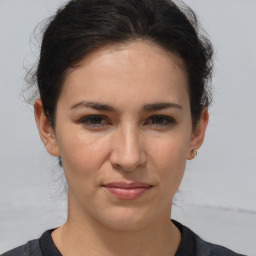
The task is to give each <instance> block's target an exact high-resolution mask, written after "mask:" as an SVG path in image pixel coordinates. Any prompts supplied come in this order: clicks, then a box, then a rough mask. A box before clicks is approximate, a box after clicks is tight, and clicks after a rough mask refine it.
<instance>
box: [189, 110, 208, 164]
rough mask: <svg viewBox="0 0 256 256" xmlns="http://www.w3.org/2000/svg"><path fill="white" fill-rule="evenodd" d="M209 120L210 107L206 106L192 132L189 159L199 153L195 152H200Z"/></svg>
mask: <svg viewBox="0 0 256 256" xmlns="http://www.w3.org/2000/svg"><path fill="white" fill-rule="evenodd" d="M208 121H209V113H208V108H206V107H205V108H204V109H203V111H202V114H201V117H200V119H199V121H198V123H197V125H196V127H195V129H194V130H193V132H192V136H191V141H190V147H189V152H188V155H187V159H188V160H191V159H193V158H194V157H195V156H196V155H197V154H195V152H198V149H199V148H200V146H201V145H202V144H203V141H204V136H205V131H206V127H207V124H208Z"/></svg>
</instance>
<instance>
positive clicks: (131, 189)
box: [103, 182, 152, 200]
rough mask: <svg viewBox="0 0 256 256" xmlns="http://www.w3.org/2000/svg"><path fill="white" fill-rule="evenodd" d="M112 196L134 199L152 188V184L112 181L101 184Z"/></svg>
mask: <svg viewBox="0 0 256 256" xmlns="http://www.w3.org/2000/svg"><path fill="white" fill-rule="evenodd" d="M103 187H104V188H106V189H107V190H108V191H109V192H110V193H111V194H112V195H113V196H115V197H116V198H118V199H121V200H134V199H137V198H139V197H140V196H142V194H144V193H145V192H146V191H148V190H149V189H150V188H152V185H150V184H147V183H143V182H132V183H126V182H112V183H108V184H105V185H103Z"/></svg>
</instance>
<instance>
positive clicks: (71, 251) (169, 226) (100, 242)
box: [52, 206, 181, 256]
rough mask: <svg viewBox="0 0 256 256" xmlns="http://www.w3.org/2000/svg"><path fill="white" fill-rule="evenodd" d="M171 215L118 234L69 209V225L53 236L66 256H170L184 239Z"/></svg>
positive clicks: (119, 231) (114, 230)
mask: <svg viewBox="0 0 256 256" xmlns="http://www.w3.org/2000/svg"><path fill="white" fill-rule="evenodd" d="M170 213H171V211H169V214H166V216H161V217H160V218H159V219H156V220H155V221H154V222H153V223H150V224H149V225H146V226H145V227H142V228H140V229H136V230H116V229H112V228H109V227H106V226H104V225H102V224H101V223H98V222H97V221H96V220H95V219H93V218H91V217H90V216H84V215H83V216H81V215H80V214H79V213H78V212H74V211H72V207H70V206H69V214H68V219H67V222H66V223H65V224H64V225H62V226H61V227H60V228H58V229H56V230H55V231H54V232H53V233H52V237H53V240H54V243H55V244H56V246H57V248H58V249H59V251H60V252H61V253H62V255H63V256H67V255H74V256H80V255H81V256H82V255H83V256H89V255H90V256H101V255H105V256H116V255H117V256H119V255H122V256H139V255H140V256H141V255H145V256H155V255H158V256H171V255H175V252H176V251H177V249H178V247H179V244H180V240H181V235H180V232H179V230H178V229H177V227H176V226H175V225H174V224H173V223H172V222H171V221H170Z"/></svg>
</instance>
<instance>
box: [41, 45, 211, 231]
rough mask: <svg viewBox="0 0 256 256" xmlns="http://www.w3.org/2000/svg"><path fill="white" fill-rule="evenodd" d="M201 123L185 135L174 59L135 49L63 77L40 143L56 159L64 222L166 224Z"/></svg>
mask: <svg viewBox="0 0 256 256" xmlns="http://www.w3.org/2000/svg"><path fill="white" fill-rule="evenodd" d="M36 115H37V113H36ZM207 117H208V115H207ZM202 123H203V125H201V128H198V129H199V130H197V129H196V130H194V131H192V121H191V113H190V102H189V94H188V84H187V77H186V72H185V71H184V69H183V63H182V61H181V60H180V59H179V58H178V57H177V56H175V55H174V54H171V53H168V52H166V51H165V50H163V49H161V48H159V47H158V46H156V45H154V44H150V43H147V42H143V41H136V42H132V43H128V44H121V45H112V46H108V47H104V48H102V49H100V50H97V51H95V52H93V53H91V54H90V55H89V56H87V57H86V58H85V59H84V60H83V61H81V63H79V65H78V66H77V67H75V68H73V69H71V70H69V72H68V75H67V78H66V80H65V82H64V85H63V90H62V92H61V95H60V97H59V100H58V104H57V109H56V126H55V129H54V133H53V131H52V133H51V136H49V137H51V139H49V141H48V142H47V143H45V144H46V148H47V150H48V151H49V152H50V153H51V154H52V155H55V156H57V155H60V156H61V158H62V163H63V168H64V172H65V175H66V179H67V182H68V186H69V189H68V196H69V210H70V214H71V215H73V216H76V217H77V218H81V219H84V217H85V219H86V220H87V221H91V222H97V223H98V224H102V225H104V226H107V227H111V228H114V229H119V230H122V229H130V230H134V229H138V228H142V227H144V226H146V225H150V224H151V223H154V222H157V221H158V220H161V219H167V218H168V219H169V216H170V209H171V204H172V198H173V196H174V194H175V192H176V191H177V189H178V187H179V185H180V182H181V179H182V176H183V173H184V169H185V163H186V159H191V158H192V157H193V156H192V153H191V151H192V149H194V148H195V147H199V146H200V144H201V143H202V140H203V134H204V130H205V127H206V123H207V120H205V121H204V122H202ZM199 127H200V122H199ZM39 129H40V128H39ZM200 129H201V130H200ZM48 130H50V129H48ZM199 135H200V136H199ZM41 137H42V135H41Z"/></svg>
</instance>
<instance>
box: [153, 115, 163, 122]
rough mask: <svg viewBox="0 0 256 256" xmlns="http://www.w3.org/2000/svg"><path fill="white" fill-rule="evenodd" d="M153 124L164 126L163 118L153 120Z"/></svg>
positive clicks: (157, 117)
mask: <svg viewBox="0 0 256 256" xmlns="http://www.w3.org/2000/svg"><path fill="white" fill-rule="evenodd" d="M153 123H157V124H162V123H163V118H162V117H159V116H155V117H154V118H153Z"/></svg>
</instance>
